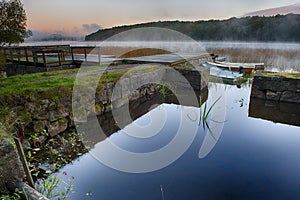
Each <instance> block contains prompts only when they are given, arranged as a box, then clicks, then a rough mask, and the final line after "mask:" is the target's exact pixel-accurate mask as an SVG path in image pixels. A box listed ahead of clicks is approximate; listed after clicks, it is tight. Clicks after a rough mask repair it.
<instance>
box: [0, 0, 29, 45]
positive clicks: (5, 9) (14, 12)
mask: <svg viewBox="0 0 300 200" xmlns="http://www.w3.org/2000/svg"><path fill="white" fill-rule="evenodd" d="M26 20H27V18H26V13H25V10H24V8H23V4H22V2H21V1H20V0H0V46H3V45H10V44H13V43H20V42H23V41H24V39H25V38H26V37H28V36H30V35H31V31H27V30H26V26H27V25H26Z"/></svg>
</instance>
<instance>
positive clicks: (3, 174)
mask: <svg viewBox="0 0 300 200" xmlns="http://www.w3.org/2000/svg"><path fill="white" fill-rule="evenodd" d="M0 158H1V159H0V188H4V187H5V183H7V182H8V181H11V180H13V179H23V178H24V177H25V173H24V171H23V167H22V164H21V162H20V160H19V156H18V154H17V152H16V151H15V149H14V146H13V144H12V143H11V142H10V141H9V140H6V139H4V140H0Z"/></svg>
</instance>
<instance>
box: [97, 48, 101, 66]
mask: <svg viewBox="0 0 300 200" xmlns="http://www.w3.org/2000/svg"><path fill="white" fill-rule="evenodd" d="M98 63H99V65H100V64H101V52H100V47H98Z"/></svg>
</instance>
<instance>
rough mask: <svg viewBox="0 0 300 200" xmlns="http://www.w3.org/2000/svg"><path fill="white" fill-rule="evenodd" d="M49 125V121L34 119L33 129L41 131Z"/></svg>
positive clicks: (36, 131) (37, 131)
mask: <svg viewBox="0 0 300 200" xmlns="http://www.w3.org/2000/svg"><path fill="white" fill-rule="evenodd" d="M46 126H47V121H34V122H33V131H34V132H35V133H41V132H43V131H44V130H45V127H46Z"/></svg>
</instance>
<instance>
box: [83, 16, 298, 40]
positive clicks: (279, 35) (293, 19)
mask: <svg viewBox="0 0 300 200" xmlns="http://www.w3.org/2000/svg"><path fill="white" fill-rule="evenodd" d="M299 21H300V15H297V14H289V15H284V16H283V15H277V16H272V17H258V16H254V17H243V18H235V17H233V18H230V19H227V20H209V21H195V22H181V21H166V22H151V23H144V24H136V25H129V26H119V27H114V28H110V29H102V30H99V31H98V32H96V33H92V34H90V35H88V36H86V40H88V41H91V40H105V39H107V38H109V37H111V36H112V35H115V34H118V33H121V32H123V31H127V30H130V29H134V28H143V27H160V28H168V29H173V30H176V31H179V32H181V33H183V34H186V35H188V36H190V37H191V38H193V39H195V40H213V41H222V40H230V41H234V40H236V41H300V26H299ZM136 38H139V37H135V38H124V39H126V40H133V41H135V40H136ZM140 38H141V39H143V40H144V41H148V40H149V38H153V33H151V32H150V33H149V32H147V31H145V32H144V33H143V32H141V35H140ZM165 39H170V36H168V35H158V36H157V40H165Z"/></svg>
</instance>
